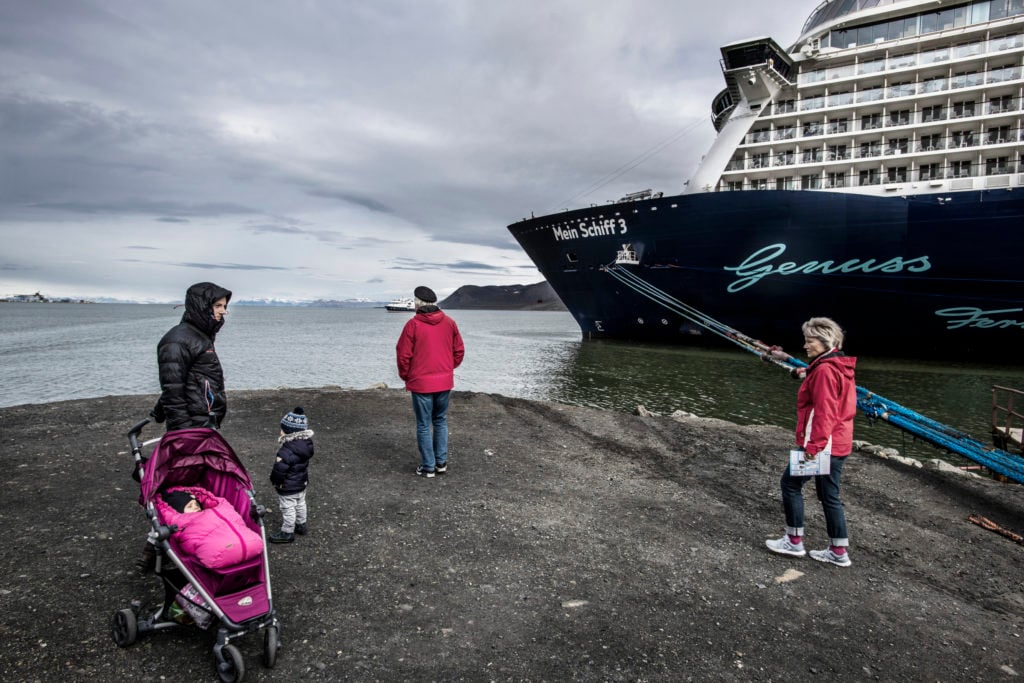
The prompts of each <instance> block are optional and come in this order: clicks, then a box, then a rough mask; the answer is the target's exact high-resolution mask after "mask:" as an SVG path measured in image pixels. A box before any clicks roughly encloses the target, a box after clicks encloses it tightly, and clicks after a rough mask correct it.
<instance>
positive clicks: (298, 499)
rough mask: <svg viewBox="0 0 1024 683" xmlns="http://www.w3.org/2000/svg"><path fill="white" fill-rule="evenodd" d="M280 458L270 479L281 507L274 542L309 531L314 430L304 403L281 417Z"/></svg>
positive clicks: (284, 540)
mask: <svg viewBox="0 0 1024 683" xmlns="http://www.w3.org/2000/svg"><path fill="white" fill-rule="evenodd" d="M277 443H278V444H279V446H280V447H279V448H278V450H277V459H276V460H275V461H274V468H273V469H272V470H271V471H270V482H271V483H272V484H273V485H274V489H275V490H276V491H277V499H278V502H279V504H280V507H281V530H280V531H279V532H277V533H276V534H272V535H271V536H270V539H269V540H270V542H271V543H291V542H292V541H294V540H295V534H298V535H300V536H304V535H305V534H306V486H307V485H308V484H309V461H310V460H311V459H312V458H313V430H311V429H310V428H309V421H308V420H307V418H306V413H305V411H304V410H303V409H302V408H301V407H297V408H296V409H295V410H293V411H292V412H290V413H288V414H287V415H285V416H284V417H283V418H281V436H280V437H279V438H278V440H277Z"/></svg>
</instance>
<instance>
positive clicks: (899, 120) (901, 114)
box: [889, 109, 910, 126]
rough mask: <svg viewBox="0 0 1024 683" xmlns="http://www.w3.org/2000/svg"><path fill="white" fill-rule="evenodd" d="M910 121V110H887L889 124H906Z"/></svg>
mask: <svg viewBox="0 0 1024 683" xmlns="http://www.w3.org/2000/svg"><path fill="white" fill-rule="evenodd" d="M909 123H910V110H909V109H901V110H900V111H892V112H889V125H890V126H906V125H907V124H909Z"/></svg>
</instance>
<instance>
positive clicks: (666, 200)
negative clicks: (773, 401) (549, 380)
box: [509, 0, 1024, 362]
mask: <svg viewBox="0 0 1024 683" xmlns="http://www.w3.org/2000/svg"><path fill="white" fill-rule="evenodd" d="M1022 59H1024V0H976V1H974V2H956V1H951V0H927V1H921V0H916V1H915V0H826V1H825V2H822V3H821V4H820V5H819V6H818V7H817V8H815V9H814V11H813V12H811V15H810V17H809V18H808V19H807V21H806V22H805V23H804V25H803V28H802V30H801V31H800V35H799V37H798V38H797V40H796V41H795V42H794V43H792V44H791V45H790V46H789V47H788V48H785V47H783V46H782V45H780V44H779V43H777V42H776V41H775V40H774V39H772V38H770V37H761V38H755V39H749V40H743V41H739V42H734V43H730V44H728V45H725V46H724V47H722V48H721V68H722V75H723V77H724V81H725V84H724V87H723V89H722V90H721V92H720V93H719V94H718V95H716V96H715V97H714V98H713V100H712V103H711V124H712V125H713V126H714V128H715V130H716V131H717V136H716V138H715V141H714V143H713V145H712V146H711V149H710V150H709V151H708V152H707V154H706V155H705V156H704V158H703V160H702V161H701V163H700V165H699V167H698V169H697V170H696V172H695V173H694V175H693V176H692V177H691V178H690V179H689V181H687V183H686V184H685V187H684V189H683V191H682V192H681V193H679V194H667V193H661V192H651V191H643V192H637V193H633V194H631V195H627V196H626V197H623V198H621V199H619V200H617V201H613V202H609V203H607V204H603V205H595V206H591V207H587V208H581V209H575V210H567V211H564V212H561V213H558V214H554V215H548V216H541V217H535V218H530V219H526V220H523V221H520V222H517V223H514V224H512V225H510V226H509V230H510V231H511V232H512V234H513V235H514V237H515V238H516V239H517V240H518V242H519V243H520V244H521V245H522V247H523V248H524V250H525V251H526V252H527V254H528V255H529V256H530V257H531V258H532V259H533V261H534V263H536V265H537V267H538V268H539V270H540V271H541V272H542V273H543V274H544V276H545V277H546V278H547V279H548V281H549V282H550V283H551V285H552V286H553V287H554V289H555V291H556V292H557V293H558V295H559V297H560V298H561V299H562V301H563V302H564V303H565V304H566V306H567V307H568V308H569V310H570V311H571V312H572V314H573V315H574V317H575V319H576V321H577V322H578V323H579V325H580V328H581V330H582V332H583V336H584V337H585V338H601V337H604V338H617V339H630V340H643V341H653V342H660V343H693V342H697V343H703V342H705V341H711V340H717V341H720V338H719V336H716V335H715V334H711V333H710V332H709V328H708V326H707V325H706V324H704V322H703V321H704V320H705V319H710V320H714V321H719V322H721V323H722V324H723V325H725V326H727V327H728V328H730V329H735V330H738V331H741V332H742V333H744V334H745V335H749V336H750V337H753V338H756V339H759V340H763V341H764V342H765V343H766V344H779V345H782V346H784V347H787V348H789V349H790V350H791V351H795V350H797V349H799V347H800V346H801V344H802V337H801V336H800V323H801V322H802V321H803V320H805V319H807V318H808V317H811V316H818V315H824V316H829V317H832V318H834V319H835V320H836V321H837V322H839V323H840V324H841V325H842V326H843V327H844V329H845V330H846V333H847V344H846V349H847V351H849V352H850V353H860V354H863V353H875V354H885V355H914V356H925V355H927V356H933V357H945V358H961V357H963V358H967V357H977V358H987V359H991V360H993V361H997V362H1002V361H1004V360H1005V361H1007V362H1012V359H1013V357H1015V354H1012V353H1011V350H1013V349H1015V348H1016V345H1018V344H1020V342H1021V341H1024V278H1022V273H1024V262H1022V255H1024V187H1022V183H1024V176H1022V171H1024V169H1021V150H1022V146H1024V145H1022V133H1021V122H1022V95H1024V91H1022V88H1024V78H1022V64H1024V62H1022ZM1018 362H1019V361H1018Z"/></svg>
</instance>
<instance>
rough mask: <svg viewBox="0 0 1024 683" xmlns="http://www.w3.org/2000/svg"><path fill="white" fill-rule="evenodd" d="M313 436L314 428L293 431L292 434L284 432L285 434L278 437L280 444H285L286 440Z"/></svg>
mask: <svg viewBox="0 0 1024 683" xmlns="http://www.w3.org/2000/svg"><path fill="white" fill-rule="evenodd" d="M312 438H313V430H312V429H304V430H302V431H301V432H292V433H291V434H283V435H281V436H279V437H277V442H278V443H280V444H283V443H285V442H286V441H295V440H296V439H312Z"/></svg>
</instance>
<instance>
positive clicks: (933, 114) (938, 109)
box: [921, 104, 946, 123]
mask: <svg viewBox="0 0 1024 683" xmlns="http://www.w3.org/2000/svg"><path fill="white" fill-rule="evenodd" d="M945 118H946V115H945V113H944V112H943V107H942V105H941V104H935V105H932V106H930V107H924V108H923V109H922V110H921V121H922V122H924V123H928V122H929V121H942V120H943V119H945Z"/></svg>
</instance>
